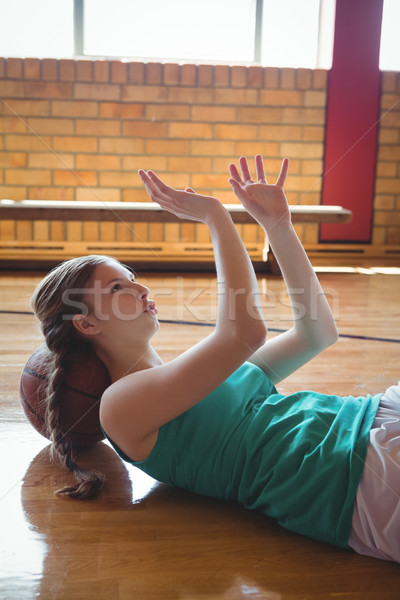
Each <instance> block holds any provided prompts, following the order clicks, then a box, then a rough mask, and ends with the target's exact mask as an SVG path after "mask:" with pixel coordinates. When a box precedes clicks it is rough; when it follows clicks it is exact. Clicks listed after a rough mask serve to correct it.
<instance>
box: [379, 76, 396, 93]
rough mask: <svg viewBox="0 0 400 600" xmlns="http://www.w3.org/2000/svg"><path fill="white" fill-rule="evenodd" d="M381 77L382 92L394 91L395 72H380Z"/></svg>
mask: <svg viewBox="0 0 400 600" xmlns="http://www.w3.org/2000/svg"><path fill="white" fill-rule="evenodd" d="M381 77H382V91H383V92H396V90H397V84H396V78H397V73H394V72H392V71H388V72H382V74H381Z"/></svg>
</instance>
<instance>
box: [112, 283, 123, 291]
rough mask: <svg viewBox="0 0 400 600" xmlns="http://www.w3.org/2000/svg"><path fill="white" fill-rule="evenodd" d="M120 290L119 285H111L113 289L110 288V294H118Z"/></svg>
mask: <svg viewBox="0 0 400 600" xmlns="http://www.w3.org/2000/svg"><path fill="white" fill-rule="evenodd" d="M121 288H122V286H121V284H120V283H116V284H115V285H113V287H112V288H111V292H118V290H120V289H121Z"/></svg>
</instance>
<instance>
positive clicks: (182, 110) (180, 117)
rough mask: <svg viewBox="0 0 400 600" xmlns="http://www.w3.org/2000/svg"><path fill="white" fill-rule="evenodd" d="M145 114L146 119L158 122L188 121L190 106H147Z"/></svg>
mask: <svg viewBox="0 0 400 600" xmlns="http://www.w3.org/2000/svg"><path fill="white" fill-rule="evenodd" d="M140 106H143V105H140ZM145 114H146V119H154V120H157V121H187V120H189V119H190V106H188V105H187V104H146V106H145Z"/></svg>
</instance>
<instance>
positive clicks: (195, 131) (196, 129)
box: [168, 123, 213, 139]
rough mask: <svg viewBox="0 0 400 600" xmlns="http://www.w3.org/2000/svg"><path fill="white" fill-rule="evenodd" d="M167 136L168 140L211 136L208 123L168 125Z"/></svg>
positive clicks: (210, 126)
mask: <svg viewBox="0 0 400 600" xmlns="http://www.w3.org/2000/svg"><path fill="white" fill-rule="evenodd" d="M168 135H169V137H170V138H190V139H193V138H201V139H206V138H211V137H212V135H213V131H212V125H211V124H210V123H170V124H169V131H168Z"/></svg>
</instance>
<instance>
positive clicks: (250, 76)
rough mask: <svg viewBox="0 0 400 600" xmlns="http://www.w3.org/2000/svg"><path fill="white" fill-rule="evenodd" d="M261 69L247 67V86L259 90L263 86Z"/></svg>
mask: <svg viewBox="0 0 400 600" xmlns="http://www.w3.org/2000/svg"><path fill="white" fill-rule="evenodd" d="M263 75H264V73H263V68H262V67H249V68H248V69H247V85H248V86H249V87H255V88H260V87H262V86H263Z"/></svg>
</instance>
